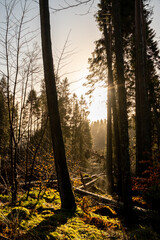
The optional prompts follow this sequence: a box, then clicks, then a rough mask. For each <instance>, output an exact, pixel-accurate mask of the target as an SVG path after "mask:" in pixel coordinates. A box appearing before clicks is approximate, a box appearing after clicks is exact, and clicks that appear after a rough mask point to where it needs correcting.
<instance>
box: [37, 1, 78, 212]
mask: <svg viewBox="0 0 160 240" xmlns="http://www.w3.org/2000/svg"><path fill="white" fill-rule="evenodd" d="M39 5H40V19H41V38H42V53H43V65H44V76H45V84H46V95H47V104H48V113H49V118H50V126H51V137H52V143H53V151H54V157H55V166H56V173H57V179H58V187H59V193H60V197H61V205H62V208H65V209H75V207H76V204H75V199H74V195H73V191H72V186H71V182H70V177H69V173H68V168H67V163H66V156H65V148H64V142H63V137H62V130H61V125H60V117H59V110H58V100H57V92H56V82H55V75H54V69H53V58H52V48H51V36H50V18H49V6H48V0H39Z"/></svg>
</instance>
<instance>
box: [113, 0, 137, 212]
mask: <svg viewBox="0 0 160 240" xmlns="http://www.w3.org/2000/svg"><path fill="white" fill-rule="evenodd" d="M112 14H113V26H114V36H115V54H116V71H117V83H118V104H119V122H120V143H121V170H122V197H123V199H122V200H123V202H124V212H125V213H126V215H128V214H129V212H131V211H132V196H131V177H130V158H129V137H128V116H127V103H126V89H125V78H124V60H123V45H122V33H121V18H120V2H119V0H112Z"/></svg>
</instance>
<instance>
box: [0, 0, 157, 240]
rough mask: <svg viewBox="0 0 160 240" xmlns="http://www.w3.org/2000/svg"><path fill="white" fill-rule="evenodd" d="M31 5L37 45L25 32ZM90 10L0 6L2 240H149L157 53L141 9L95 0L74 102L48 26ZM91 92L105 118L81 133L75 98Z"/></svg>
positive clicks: (140, 1)
mask: <svg viewBox="0 0 160 240" xmlns="http://www.w3.org/2000/svg"><path fill="white" fill-rule="evenodd" d="M33 2H34V4H35V5H34V6H36V8H37V9H38V11H39V13H38V15H37V16H36V17H37V19H38V21H39V24H40V29H39V32H40V38H41V42H40V44H39V43H37V42H36V43H35V42H34V39H35V38H36V36H37V34H39V33H37V31H31V30H30V28H29V26H31V25H32V23H33V20H34V18H35V16H31V15H30V14H29V12H30V9H32V3H33ZM50 2H51V1H50ZM62 2H63V1H62ZM93 3H94V0H72V1H70V2H69V1H64V2H63V4H62V5H61V4H60V5H59V8H53V5H52V4H53V3H49V1H48V0H35V1H34V0H21V1H19V0H10V1H9V0H4V1H3V0H1V1H0V5H1V8H2V9H3V10H2V11H3V19H1V22H0V29H1V30H0V32H1V33H0V239H2V240H3V239H4V240H5V239H6V240H9V239H10V240H11V239H12V240H16V239H19V240H23V239H24V240H25V239H26V240H27V239H28V240H34V239H36V240H39V239H40V240H47V239H52V240H53V239H77V240H79V239H95V240H96V239H98V240H101V239H102V240H103V239H125V240H137V239H138V240H146V239H149V240H152V239H153V240H158V239H160V229H159V223H160V52H159V47H160V46H159V43H158V41H157V39H156V33H155V31H154V29H153V28H152V27H151V23H152V17H153V11H152V7H151V6H150V1H149V0H130V1H128V0H99V1H98V5H97V6H98V7H97V12H96V14H95V16H94V17H95V24H96V25H97V27H98V29H99V32H100V36H101V37H100V39H97V40H96V41H95V42H94V51H93V52H92V53H91V57H88V64H89V74H88V76H87V78H86V81H85V83H83V85H84V86H86V87H87V89H88V91H87V93H86V95H81V97H80V98H79V97H78V96H77V95H76V93H73V92H72V91H71V90H70V81H69V78H68V77H67V76H61V74H60V69H61V66H62V65H63V64H64V62H63V59H64V58H65V57H66V56H65V54H64V52H65V48H66V43H67V41H68V39H67V40H66V42H65V44H64V48H63V50H62V52H61V53H60V57H59V61H58V64H57V65H56V66H55V64H54V62H55V55H54V54H53V51H52V44H54V41H53V39H52V34H51V21H50V15H51V14H54V13H53V12H59V11H67V9H70V8H73V9H77V8H78V7H79V6H81V5H84V6H86V9H87V7H88V9H90V8H91V7H92V4H93ZM84 14H87V12H85V13H84ZM68 55H72V52H68ZM69 71H72V69H69ZM41 76H42V77H41ZM98 84H100V85H101V86H102V88H105V90H106V95H107V102H106V109H107V118H106V119H101V120H97V121H92V122H91V121H90V120H89V117H88V116H89V111H90V109H89V104H88V102H87V100H86V97H87V96H89V97H90V98H91V99H92V95H93V93H94V91H95V89H96V88H97V86H98ZM95 111H96V109H95Z"/></svg>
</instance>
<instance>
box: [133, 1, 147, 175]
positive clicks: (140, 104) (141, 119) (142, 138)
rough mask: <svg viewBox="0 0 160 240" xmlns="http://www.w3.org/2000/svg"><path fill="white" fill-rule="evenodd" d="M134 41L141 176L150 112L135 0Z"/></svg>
mask: <svg viewBox="0 0 160 240" xmlns="http://www.w3.org/2000/svg"><path fill="white" fill-rule="evenodd" d="M135 43H136V71H135V75H136V172H137V175H138V176H142V173H143V171H144V170H145V169H146V168H147V164H140V162H141V161H142V160H145V161H147V160H149V159H150V157H151V114H150V107H149V106H150V105H149V101H148V86H147V80H146V79H147V75H146V41H145V26H144V15H143V3H142V1H141V0H136V1H135Z"/></svg>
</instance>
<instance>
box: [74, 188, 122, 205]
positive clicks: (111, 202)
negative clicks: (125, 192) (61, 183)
mask: <svg viewBox="0 0 160 240" xmlns="http://www.w3.org/2000/svg"><path fill="white" fill-rule="evenodd" d="M74 192H75V193H79V194H81V195H84V196H86V195H87V196H91V197H93V198H94V199H95V200H97V201H100V202H102V203H107V204H109V205H110V206H112V207H115V208H123V205H124V204H123V203H122V202H120V201H119V202H118V201H116V200H113V199H110V198H107V197H103V196H101V195H99V194H95V193H92V192H89V191H86V190H83V189H81V188H74Z"/></svg>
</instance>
